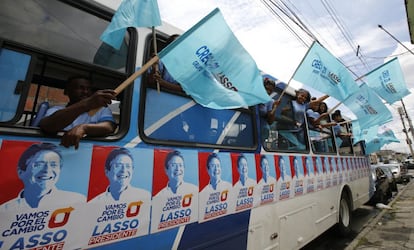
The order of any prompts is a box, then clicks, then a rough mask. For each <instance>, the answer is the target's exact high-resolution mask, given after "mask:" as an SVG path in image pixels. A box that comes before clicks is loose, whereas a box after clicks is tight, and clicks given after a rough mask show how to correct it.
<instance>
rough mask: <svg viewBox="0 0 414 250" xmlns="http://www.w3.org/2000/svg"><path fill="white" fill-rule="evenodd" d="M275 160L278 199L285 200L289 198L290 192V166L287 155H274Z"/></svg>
mask: <svg viewBox="0 0 414 250" xmlns="http://www.w3.org/2000/svg"><path fill="white" fill-rule="evenodd" d="M274 159H275V162H276V176H277V182H278V186H279V188H278V192H279V200H280V201H281V200H286V199H289V198H290V194H291V190H292V187H291V182H292V177H291V176H292V174H291V168H290V164H289V163H290V161H289V156H286V155H275V156H274Z"/></svg>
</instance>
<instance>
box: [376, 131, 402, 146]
mask: <svg viewBox="0 0 414 250" xmlns="http://www.w3.org/2000/svg"><path fill="white" fill-rule="evenodd" d="M378 137H380V138H382V139H383V140H384V141H385V142H386V143H391V142H400V140H399V139H398V138H397V137H395V135H394V132H393V131H392V130H391V129H387V130H385V131H383V132H382V133H380V134H379V135H378Z"/></svg>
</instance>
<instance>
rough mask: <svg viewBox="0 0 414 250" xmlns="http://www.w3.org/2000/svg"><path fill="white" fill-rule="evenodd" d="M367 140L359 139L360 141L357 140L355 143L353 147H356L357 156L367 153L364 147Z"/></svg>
mask: <svg viewBox="0 0 414 250" xmlns="http://www.w3.org/2000/svg"><path fill="white" fill-rule="evenodd" d="M364 142H365V141H359V142H357V143H355V144H354V145H353V149H354V154H355V155H356V156H362V155H365V151H364V148H365V143H364Z"/></svg>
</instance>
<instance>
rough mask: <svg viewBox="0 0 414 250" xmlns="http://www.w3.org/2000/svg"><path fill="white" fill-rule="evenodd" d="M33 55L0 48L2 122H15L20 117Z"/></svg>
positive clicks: (0, 109)
mask: <svg viewBox="0 0 414 250" xmlns="http://www.w3.org/2000/svg"><path fill="white" fill-rule="evenodd" d="M31 59H32V57H31V55H29V54H26V53H21V52H18V51H15V50H11V49H6V48H0V76H1V83H0V84H1V92H0V122H8V123H13V122H16V120H18V119H19V113H21V112H22V109H23V105H22V104H24V98H25V97H26V95H27V90H28V88H27V86H28V79H27V78H28V77H27V75H28V72H29V66H30V62H31Z"/></svg>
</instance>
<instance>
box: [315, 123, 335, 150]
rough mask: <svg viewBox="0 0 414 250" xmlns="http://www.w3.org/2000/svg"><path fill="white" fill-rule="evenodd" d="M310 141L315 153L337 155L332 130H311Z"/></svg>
mask: <svg viewBox="0 0 414 250" xmlns="http://www.w3.org/2000/svg"><path fill="white" fill-rule="evenodd" d="M309 139H310V141H311V146H312V151H313V152H315V153H318V154H320V153H335V146H334V145H335V140H334V137H333V136H332V128H321V129H317V128H309Z"/></svg>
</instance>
